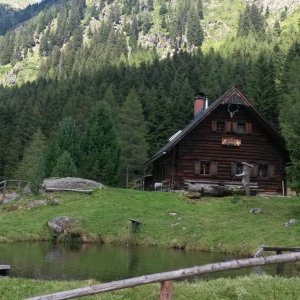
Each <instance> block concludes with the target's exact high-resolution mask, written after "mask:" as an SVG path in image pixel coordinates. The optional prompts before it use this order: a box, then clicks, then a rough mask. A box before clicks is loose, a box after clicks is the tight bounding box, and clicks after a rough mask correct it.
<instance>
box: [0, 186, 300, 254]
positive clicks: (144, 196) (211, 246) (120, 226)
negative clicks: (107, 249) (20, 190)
mask: <svg viewBox="0 0 300 300" xmlns="http://www.w3.org/2000/svg"><path fill="white" fill-rule="evenodd" d="M49 197H54V198H56V199H59V201H60V202H59V205H53V206H51V205H47V206H41V207H36V208H34V209H30V210H29V209H28V208H27V205H28V202H30V201H32V200H33V199H35V200H41V199H46V198H49ZM254 207H260V208H261V209H262V213H261V214H251V213H250V212H249V211H250V209H251V208H254ZM57 216H70V217H74V218H77V219H78V220H79V221H80V227H81V229H82V231H83V232H86V233H88V234H90V235H91V236H94V237H95V239H97V238H100V239H102V240H103V241H104V242H113V243H124V244H143V245H152V246H160V247H178V248H186V249H199V250H207V251H213V250H216V251H222V252H227V253H232V254H240V255H251V254H253V253H254V252H255V250H256V249H257V248H258V247H259V246H260V245H262V244H264V245H280V246H300V223H299V224H295V225H291V226H289V227H285V226H284V223H286V222H288V220H290V219H292V218H295V219H297V220H300V198H298V197H294V198H281V197H278V198H277V197H274V198H263V197H248V198H247V197H240V196H233V197H226V198H204V199H203V200H201V201H199V202H197V203H192V202H191V201H190V200H188V199H187V198H186V197H185V196H182V195H179V194H175V193H159V192H139V191H134V190H125V189H104V190H98V191H96V192H95V193H94V194H93V195H82V194H75V193H56V194H43V195H39V196H27V197H23V198H21V199H20V200H18V201H16V202H14V203H12V204H10V205H3V206H1V208H0V226H1V232H0V241H1V242H8V241H25V240H27V241H30V240H50V239H51V234H50V231H49V229H48V227H47V221H48V220H50V219H52V218H54V217H57ZM130 218H133V219H138V220H140V221H141V222H142V225H141V227H140V231H139V232H137V233H135V234H132V233H131V224H130V221H129V219H130Z"/></svg>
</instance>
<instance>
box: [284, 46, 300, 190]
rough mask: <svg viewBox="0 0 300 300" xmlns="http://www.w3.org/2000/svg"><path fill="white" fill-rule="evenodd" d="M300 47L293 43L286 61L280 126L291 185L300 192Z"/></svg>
mask: <svg viewBox="0 0 300 300" xmlns="http://www.w3.org/2000/svg"><path fill="white" fill-rule="evenodd" d="M299 68H300V47H299V44H298V43H295V45H293V47H292V49H291V51H290V53H289V58H288V60H287V62H286V70H285V78H286V79H285V82H284V85H285V86H284V89H283V96H284V98H283V101H282V103H281V112H280V126H281V129H282V133H283V135H284V137H285V139H286V142H287V148H288V150H289V153H290V159H291V165H290V166H289V168H288V170H287V171H288V175H289V181H290V184H291V186H292V187H293V188H294V189H295V190H296V192H297V193H300V142H299V141H300V122H299V113H300V89H299V86H300V75H299Z"/></svg>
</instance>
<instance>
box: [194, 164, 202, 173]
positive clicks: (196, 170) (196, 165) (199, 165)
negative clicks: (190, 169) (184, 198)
mask: <svg viewBox="0 0 300 300" xmlns="http://www.w3.org/2000/svg"><path fill="white" fill-rule="evenodd" d="M200 171H201V162H200V161H195V165H194V173H195V175H200Z"/></svg>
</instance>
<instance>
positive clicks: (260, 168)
mask: <svg viewBox="0 0 300 300" xmlns="http://www.w3.org/2000/svg"><path fill="white" fill-rule="evenodd" d="M287 161H288V154H287V152H286V150H285V147H284V141H283V138H282V137H281V135H280V134H279V133H278V132H277V131H276V130H275V129H274V128H273V127H272V126H271V125H270V124H269V123H268V122H267V121H266V120H265V119H264V118H263V117H262V116H261V115H260V113H259V112H258V111H257V110H256V109H255V108H254V107H253V105H252V104H251V103H250V101H249V100H248V99H246V98H245V96H244V95H243V94H242V93H241V92H240V91H239V90H238V89H237V88H232V89H231V90H229V91H228V92H227V93H225V94H224V95H223V96H221V97H220V98H219V99H218V100H216V101H215V102H214V103H213V104H212V105H211V106H210V107H209V108H208V109H206V110H205V111H202V112H201V113H200V114H199V115H198V116H196V117H195V119H194V120H193V121H192V122H191V123H190V124H189V125H188V126H187V127H186V128H185V129H184V130H182V132H181V133H180V134H179V135H178V136H177V137H175V138H174V139H173V140H172V141H170V142H169V143H168V144H167V145H166V146H164V147H163V148H162V149H161V150H160V151H159V152H158V153H156V155H154V156H153V157H152V158H151V159H150V160H149V161H148V163H149V164H152V168H153V176H154V181H155V182H162V181H165V182H169V183H170V185H171V188H173V189H181V188H184V187H185V185H186V184H187V182H193V183H197V182H207V183H211V184H219V185H226V184H228V183H229V184H230V183H231V182H241V179H238V178H235V177H234V175H236V174H239V173H241V172H242V169H241V168H242V165H241V163H242V162H247V163H250V164H252V165H253V166H254V168H253V169H252V174H251V182H255V184H256V185H257V188H258V193H264V194H283V192H284V191H285V189H286V174H285V165H286V163H287Z"/></svg>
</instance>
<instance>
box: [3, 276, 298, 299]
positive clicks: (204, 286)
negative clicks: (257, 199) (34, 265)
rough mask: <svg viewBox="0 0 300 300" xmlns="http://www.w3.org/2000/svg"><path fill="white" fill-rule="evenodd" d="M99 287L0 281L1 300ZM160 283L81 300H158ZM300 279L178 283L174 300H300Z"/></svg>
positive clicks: (79, 282) (9, 280)
mask: <svg viewBox="0 0 300 300" xmlns="http://www.w3.org/2000/svg"><path fill="white" fill-rule="evenodd" d="M94 284H97V283H96V282H94V281H78V282H76V281H71V282H62V281H41V280H28V279H10V278H1V279H0V299H5V300H6V299H14V300H18V299H24V298H28V297H33V296H38V295H44V294H48V293H54V292H58V291H64V290H68V289H74V288H79V287H84V286H89V285H94ZM159 290H160V285H159V284H150V285H144V286H140V287H135V288H130V289H125V290H121V291H116V292H108V293H104V294H98V295H96V296H88V297H83V298H80V299H91V300H92V299H94V300H96V299H99V300H100V299H101V300H113V299H116V300H117V299H123V300H125V299H130V300H140V299H144V300H151V299H153V300H156V299H159ZM299 295H300V278H281V277H270V276H257V275H252V276H249V277H240V278H235V279H230V278H229V279H224V278H220V279H216V280H210V281H200V280H197V281H194V282H185V281H182V282H175V283H174V287H173V299H176V300H186V299H189V300H193V299H195V300H198V299H201V300H205V299H207V300H212V299H215V300H217V299H244V300H246V299H249V300H254V299H256V300H259V299H261V300H265V299H285V300H289V299H299Z"/></svg>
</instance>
